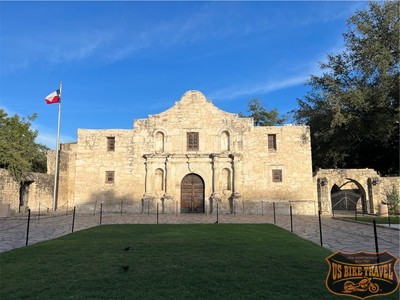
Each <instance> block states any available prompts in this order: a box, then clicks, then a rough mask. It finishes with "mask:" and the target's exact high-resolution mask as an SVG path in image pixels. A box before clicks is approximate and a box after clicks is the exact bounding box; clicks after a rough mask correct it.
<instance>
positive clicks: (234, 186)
mask: <svg viewBox="0 0 400 300" xmlns="http://www.w3.org/2000/svg"><path fill="white" fill-rule="evenodd" d="M229 158H230V159H231V165H232V196H231V197H232V198H233V199H236V198H240V197H241V195H240V193H239V192H238V191H237V190H236V188H237V181H236V179H237V173H236V172H237V170H236V167H235V155H234V154H230V155H229Z"/></svg>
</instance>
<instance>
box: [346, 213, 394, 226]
mask: <svg viewBox="0 0 400 300" xmlns="http://www.w3.org/2000/svg"><path fill="white" fill-rule="evenodd" d="M341 218H343V219H349V220H356V218H355V216H346V217H341ZM372 220H375V222H376V224H389V220H388V217H377V216H362V215H361V216H357V221H359V222H367V223H372ZM390 223H391V224H400V217H398V216H390Z"/></svg>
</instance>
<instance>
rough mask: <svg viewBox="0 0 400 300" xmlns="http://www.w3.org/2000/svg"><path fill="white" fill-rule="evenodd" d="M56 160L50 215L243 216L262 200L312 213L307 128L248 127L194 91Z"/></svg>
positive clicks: (92, 136)
mask: <svg viewBox="0 0 400 300" xmlns="http://www.w3.org/2000/svg"><path fill="white" fill-rule="evenodd" d="M60 155H61V156H60V179H59V193H58V194H59V197H58V200H57V206H58V207H65V206H70V207H71V206H76V207H77V208H78V209H81V210H91V209H93V207H95V205H96V203H97V204H99V203H102V204H103V205H104V206H105V207H108V208H110V209H111V207H112V206H117V205H119V203H121V202H122V201H123V203H124V204H125V205H130V207H131V208H132V209H133V210H134V211H140V212H143V211H145V210H148V209H152V210H154V209H155V207H156V205H157V203H158V204H159V208H160V210H162V212H165V213H173V212H179V213H185V212H200V213H204V212H210V213H211V212H213V210H215V208H216V205H217V203H218V205H219V210H220V211H223V212H226V213H235V212H238V211H246V212H248V213H251V212H252V210H255V209H256V208H255V205H259V203H260V201H262V200H266V201H271V202H272V201H275V202H280V201H281V202H282V201H284V202H287V201H300V202H302V201H303V202H304V203H307V204H305V206H304V205H303V206H304V210H305V211H309V212H311V211H312V213H314V211H315V209H314V208H315V188H314V183H313V179H312V169H311V148H310V134H309V128H308V127H307V126H290V125H285V126H254V125H253V120H252V119H251V118H239V117H238V115H237V114H232V113H227V112H224V111H222V110H220V109H219V108H217V107H216V106H214V105H213V104H212V103H211V101H210V100H207V99H206V97H205V96H204V95H203V94H202V93H201V92H199V91H188V92H186V93H185V94H184V95H183V97H182V98H181V99H180V101H178V102H176V103H175V105H173V106H172V107H171V108H170V109H168V110H166V111H164V112H162V113H159V114H155V115H149V117H148V118H146V119H138V120H135V121H134V126H133V129H128V130H122V129H105V130H88V129H79V130H78V141H77V142H76V143H70V144H63V145H62V151H61V154H60ZM48 168H49V173H52V172H53V173H54V167H53V161H52V160H51V159H50V160H49V164H48ZM127 207H128V206H127Z"/></svg>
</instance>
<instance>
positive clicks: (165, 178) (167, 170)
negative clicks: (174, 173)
mask: <svg viewBox="0 0 400 300" xmlns="http://www.w3.org/2000/svg"><path fill="white" fill-rule="evenodd" d="M169 161H170V157H169V155H167V156H166V157H165V162H164V165H165V174H164V196H163V198H162V200H163V201H164V200H169V199H173V197H172V196H171V195H170V194H168V172H169V165H170V164H169Z"/></svg>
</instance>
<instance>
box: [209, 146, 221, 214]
mask: <svg viewBox="0 0 400 300" xmlns="http://www.w3.org/2000/svg"><path fill="white" fill-rule="evenodd" d="M217 157H218V156H217V155H216V154H214V153H213V154H210V158H211V172H212V193H211V197H210V202H211V203H210V213H212V212H213V210H214V209H213V206H214V205H217V203H218V202H219V201H220V200H221V195H220V194H219V193H218V192H216V191H215V190H216V183H215V180H216V174H215V173H216V171H215V170H216V159H217Z"/></svg>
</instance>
